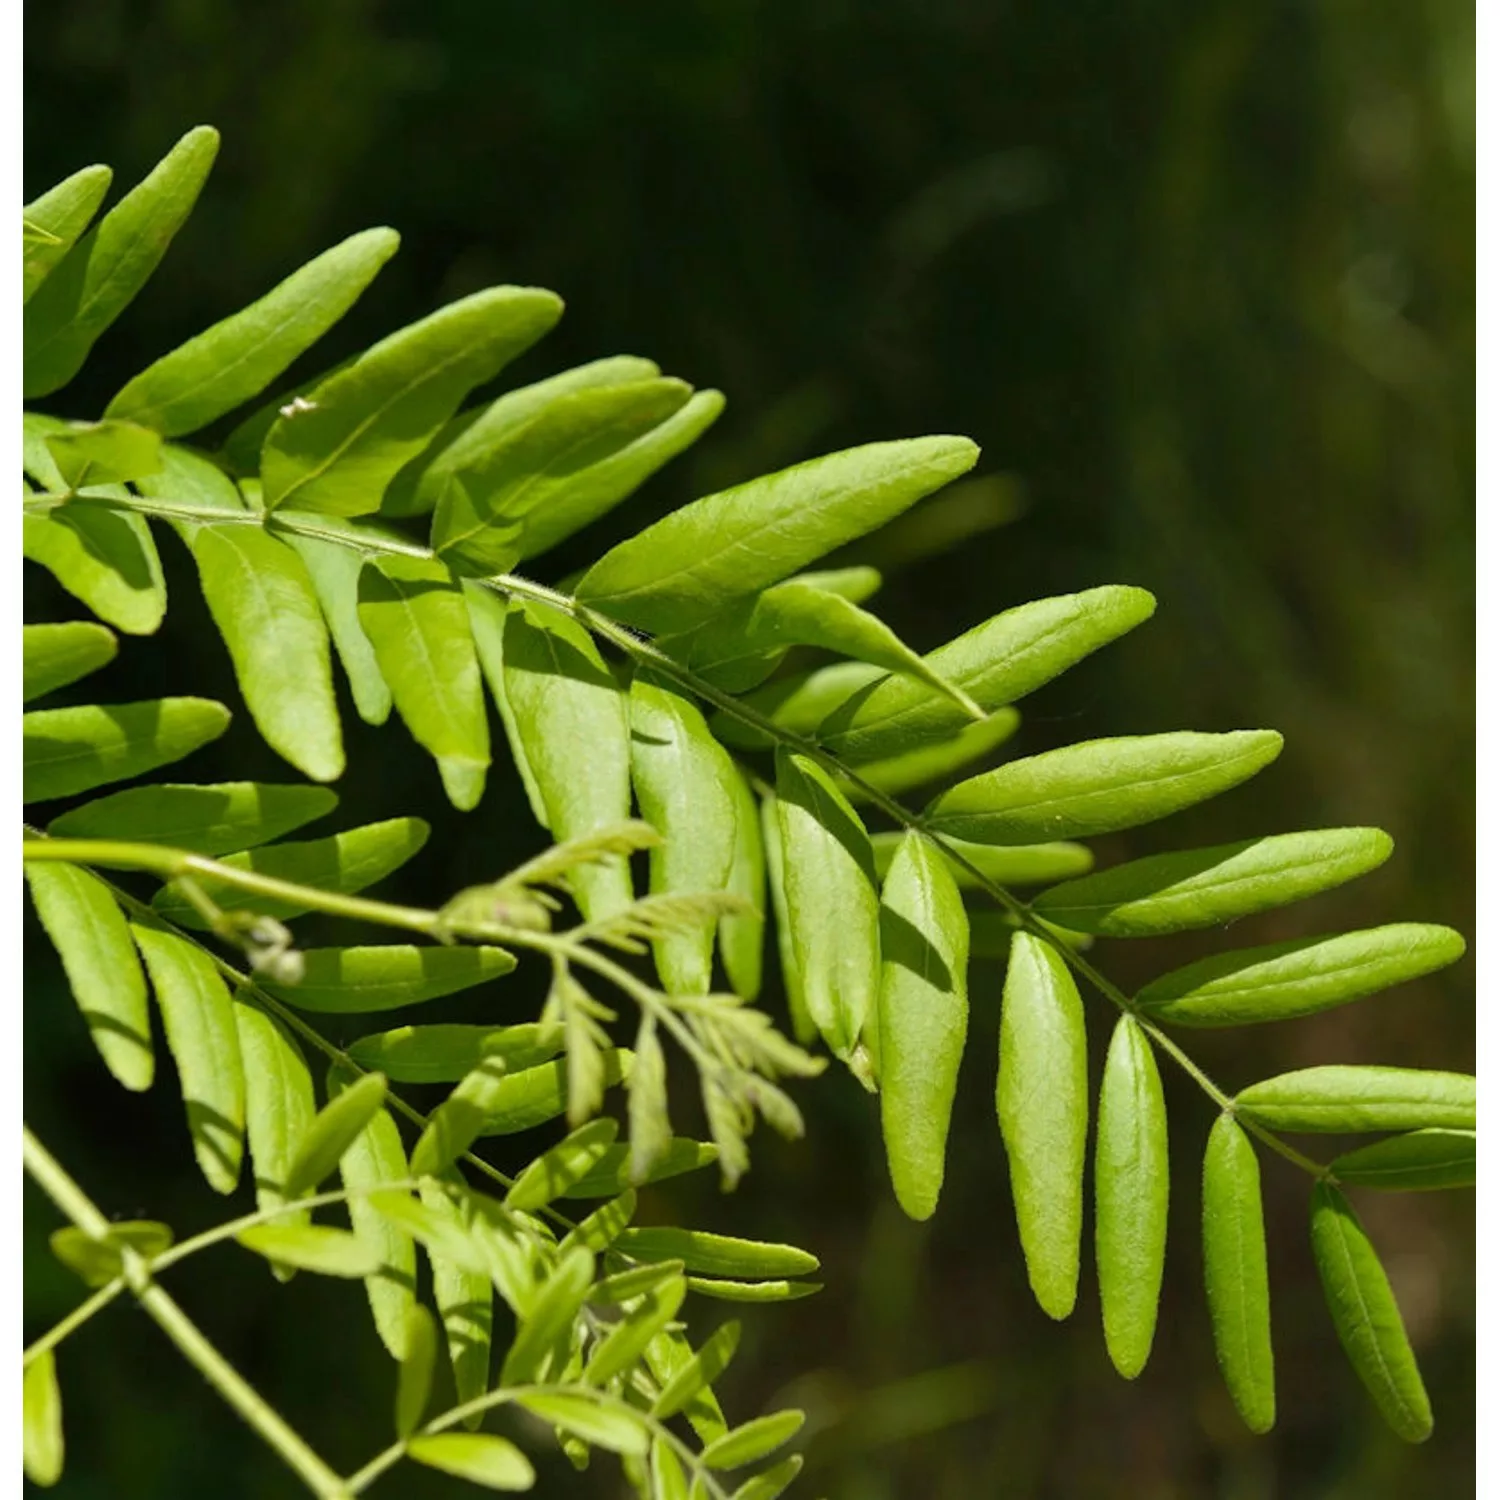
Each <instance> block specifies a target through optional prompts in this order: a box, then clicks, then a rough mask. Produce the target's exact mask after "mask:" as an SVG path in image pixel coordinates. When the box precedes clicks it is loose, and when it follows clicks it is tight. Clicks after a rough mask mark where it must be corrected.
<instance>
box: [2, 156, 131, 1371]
mask: <svg viewBox="0 0 1500 1500" xmlns="http://www.w3.org/2000/svg"><path fill="white" fill-rule="evenodd" d="M113 177H114V173H113V172H111V171H110V169H109V168H108V167H103V166H92V167H84V168H82V169H81V170H80V171H77V172H74V173H73V175H72V176H71V177H65V178H64V179H63V180H62V181H61V182H60V183H58V184H57V186H56V187H55V188H49V189H48V190H47V191H46V192H45V193H43V194H42V196H41V197H40V198H33V199H32V200H31V202H30V203H28V204H27V205H26V207H25V209H24V210H23V222H24V223H25V225H26V228H27V230H28V231H34V232H30V233H27V234H26V236H25V240H24V246H25V248H24V252H23V253H24V260H23V270H24V286H23V291H22V301H23V302H30V301H31V298H32V294H33V293H34V292H35V291H36V289H37V288H38V287H39V286H41V284H42V283H43V282H44V281H45V280H46V279H47V278H48V277H49V276H50V275H51V274H52V273H53V271H55V270H56V269H57V267H58V265H59V264H60V262H61V261H62V258H63V257H64V256H65V255H66V254H67V253H68V251H69V250H71V249H72V248H73V244H74V242H75V241H76V240H77V238H78V236H79V235H81V234H82V233H83V231H84V230H85V229H87V228H88V227H89V221H90V220H91V219H92V218H93V217H94V214H95V213H96V212H97V211H98V208H99V205H100V204H101V203H103V202H104V195H105V194H106V193H107V192H108V191H109V184H110V181H111V179H112V178H113ZM28 1368H29V1367H28Z"/></svg>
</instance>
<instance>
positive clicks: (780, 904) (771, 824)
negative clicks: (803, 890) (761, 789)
mask: <svg viewBox="0 0 1500 1500" xmlns="http://www.w3.org/2000/svg"><path fill="white" fill-rule="evenodd" d="M760 836H761V842H762V843H763V844H764V845H765V850H766V884H767V886H768V887H769V889H770V892H771V910H772V911H773V912H774V913H775V914H776V956H777V959H778V960H779V962H780V967H781V984H782V988H783V989H784V990H785V991H786V1008H787V1013H788V1015H789V1017H790V1019H791V1023H792V1035H793V1036H795V1037H796V1039H797V1040H798V1041H799V1042H800V1043H801V1044H802V1045H803V1046H804V1047H806V1046H810V1045H811V1044H812V1042H813V1041H814V1040H815V1039H816V1038H817V1035H818V1028H817V1027H816V1026H815V1025H814V1024H813V1020H812V1017H811V1016H810V1015H809V1014H808V1011H807V997H806V996H805V995H804V994H803V990H802V975H801V974H800V973H799V972H798V969H797V951H796V946H795V944H794V942H793V940H792V917H791V911H790V910H789V908H788V906H787V899H786V857H785V855H784V854H783V852H782V847H781V804H780V802H779V801H778V800H777V799H776V798H775V797H769V796H768V797H762V798H761V802H760Z"/></svg>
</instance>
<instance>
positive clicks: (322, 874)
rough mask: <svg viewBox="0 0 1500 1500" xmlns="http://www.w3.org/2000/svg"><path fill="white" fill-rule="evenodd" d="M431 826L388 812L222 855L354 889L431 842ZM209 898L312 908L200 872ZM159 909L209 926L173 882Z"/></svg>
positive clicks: (282, 910) (249, 908) (287, 911)
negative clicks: (338, 829)
mask: <svg viewBox="0 0 1500 1500" xmlns="http://www.w3.org/2000/svg"><path fill="white" fill-rule="evenodd" d="M429 831H430V830H429V828H428V825H427V824H426V823H424V822H423V821H422V819H421V818H388V819H386V821H385V822H383V823H366V824H365V825H364V826H363V827H361V828H350V829H347V830H346V831H345V832H343V833H336V834H334V835H333V837H332V838H327V839H309V840H307V841H306V842H297V843H290V844H271V845H268V846H267V847H266V848H264V849H251V850H248V851H247V852H245V853H243V854H231V855H228V856H227V857H226V858H225V859H223V860H222V861H221V863H222V864H226V865H228V866H230V867H231V868H232V869H236V870H250V871H253V872H254V873H255V874H257V875H265V876H269V877H270V878H271V879H273V880H287V881H291V882H293V883H294V884H297V885H309V886H315V887H317V888H318V889H319V890H323V891H336V892H339V893H341V894H343V895H346V896H347V895H353V894H354V893H355V892H356V891H362V890H364V889H365V887H366V886H371V885H374V884H375V883H376V882H377V881H380V880H384V879H385V877H386V876H387V875H389V874H390V873H391V872H392V871H393V870H399V869H400V868H401V866H402V865H404V864H405V863H406V862H407V860H409V859H410V858H411V857H412V856H413V855H414V854H416V853H417V851H418V850H419V849H421V847H422V845H423V844H425V843H426V842H427V835H428V833H429ZM194 878H195V879H196V880H197V882H198V885H199V887H200V888H201V889H202V890H203V892H204V893H205V894H206V895H207V896H208V897H209V899H210V900H212V901H215V902H217V903H219V904H220V905H221V906H226V907H231V908H233V909H234V910H235V911H241V912H253V913H255V914H256V915H258V916H267V917H275V918H277V919H278V920H279V921H288V920H290V919H291V918H292V917H300V916H301V915H302V914H303V913H304V912H306V911H307V910H309V908H308V907H306V906H302V905H299V904H298V903H296V902H294V901H285V900H282V899H280V898H279V897H275V896H260V895H252V894H251V893H250V892H248V891H241V890H239V889H237V888H236V887H234V886H232V885H230V884H228V883H227V882H225V881H223V880H218V879H215V878H214V877H212V876H207V875H204V876H195V877H194ZM152 905H153V906H154V907H155V908H156V910H157V912H158V913H159V914H160V915H161V916H162V917H163V918H165V919H166V920H167V921H169V922H172V923H175V924H176V925H177V926H179V927H199V928H201V927H204V926H205V925H206V924H205V923H204V920H203V918H202V917H201V916H200V915H199V914H198V912H197V911H196V910H195V909H194V908H193V907H192V906H191V905H189V903H188V902H187V901H186V900H184V899H183V897H181V896H180V895H179V894H178V893H177V891H176V889H175V888H174V887H173V886H171V885H168V886H166V887H164V888H163V889H162V890H161V891H159V892H158V893H157V896H156V899H155V900H154V901H153V902H152Z"/></svg>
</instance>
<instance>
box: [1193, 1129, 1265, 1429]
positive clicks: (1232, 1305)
mask: <svg viewBox="0 0 1500 1500" xmlns="http://www.w3.org/2000/svg"><path fill="white" fill-rule="evenodd" d="M1203 1279H1204V1285H1205V1287H1206V1289H1207V1291H1208V1312H1209V1317H1210V1319H1211V1320H1212V1323H1213V1331H1214V1352H1215V1353H1216V1354H1217V1355H1218V1360H1219V1370H1220V1372H1221V1373H1222V1374H1223V1376H1224V1384H1225V1385H1226V1386H1228V1388H1229V1395H1230V1397H1231V1399H1232V1400H1233V1401H1234V1404H1235V1408H1236V1410H1237V1411H1238V1412H1239V1414H1240V1416H1241V1417H1242V1418H1243V1419H1244V1422H1245V1425H1246V1426H1247V1427H1248V1428H1249V1429H1250V1430H1251V1432H1269V1431H1270V1430H1271V1428H1272V1426H1273V1425H1274V1424H1275V1422H1276V1371H1275V1366H1274V1362H1273V1358H1272V1354H1271V1296H1270V1289H1269V1283H1268V1281H1267V1275H1266V1226H1265V1220H1264V1218H1263V1216H1262V1213H1261V1203H1260V1166H1259V1164H1258V1163H1257V1162H1256V1159H1255V1148H1254V1147H1253V1146H1252V1145H1251V1144H1250V1138H1249V1137H1248V1136H1247V1135H1246V1134H1245V1132H1244V1131H1243V1130H1242V1129H1241V1128H1240V1127H1239V1125H1237V1124H1236V1123H1235V1120H1234V1118H1233V1116H1231V1115H1227V1114H1225V1115H1220V1116H1219V1118H1218V1119H1217V1120H1216V1121H1215V1122H1214V1128H1213V1130H1212V1131H1211V1132H1210V1133H1209V1137H1208V1150H1207V1152H1206V1153H1205V1154H1204V1158H1203Z"/></svg>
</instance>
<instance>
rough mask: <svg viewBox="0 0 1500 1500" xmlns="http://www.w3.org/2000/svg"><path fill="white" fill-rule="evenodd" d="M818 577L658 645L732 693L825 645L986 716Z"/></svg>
mask: <svg viewBox="0 0 1500 1500" xmlns="http://www.w3.org/2000/svg"><path fill="white" fill-rule="evenodd" d="M813 577H814V575H807V576H806V577H804V578H790V579H788V580H787V581H786V582H785V583H779V584H776V585H775V586H774V587H772V588H768V589H766V590H765V591H764V592H763V593H760V594H756V595H753V596H751V597H750V598H748V599H744V600H740V601H737V602H735V603H732V604H730V605H729V606H728V607H727V608H725V609H723V610H721V611H719V613H718V614H717V615H716V616H715V617H714V618H713V619H712V620H710V621H708V622H706V623H703V624H700V625H698V626H695V627H694V628H693V629H691V630H690V631H688V632H687V634H685V635H682V636H667V637H663V638H662V640H661V641H660V642H659V644H660V645H661V647H662V649H663V650H665V651H668V652H670V653H671V654H672V655H673V656H676V657H677V658H678V659H679V660H680V661H683V662H685V663H686V664H687V665H688V666H691V667H692V668H694V670H696V671H697V672H698V673H699V674H700V675H702V676H704V677H706V678H707V679H708V680H709V681H710V682H713V683H715V684H717V685H718V686H720V687H723V688H726V689H728V690H729V691H731V692H741V691H744V690H745V689H746V688H751V687H754V686H755V685H756V684H757V683H759V682H760V681H762V680H763V679H764V678H765V676H766V675H767V673H768V672H769V670H770V669H771V667H773V666H774V665H775V663H776V662H777V661H778V660H779V659H780V657H781V655H782V654H783V653H784V652H785V650H786V648H787V647H788V646H799V645H800V646H818V647H821V648H822V649H824V650H827V651H837V652H838V653H840V655H843V656H849V657H852V658H854V660H856V661H864V662H870V663H872V664H874V665H876V666H880V667H884V668H886V670H887V671H890V672H898V673H903V674H906V675H908V676H911V677H914V678H916V679H917V680H918V681H919V682H923V683H926V684H927V686H929V687H931V688H933V689H934V690H935V691H937V692H939V693H942V694H944V695H945V696H947V697H949V698H952V699H953V700H954V702H955V703H957V704H958V706H959V708H960V709H961V710H962V711H963V713H964V714H966V715H968V716H970V717H972V718H976V719H977V718H980V717H982V715H981V713H980V711H979V709H978V708H977V707H976V705H975V704H974V702H973V700H972V699H971V698H969V697H968V695H967V694H966V693H964V692H962V691H961V690H960V689H958V688H955V687H953V686H952V685H951V684H949V683H947V682H945V681H943V679H942V678H941V677H939V676H938V675H937V674H936V673H934V672H933V670H932V668H931V667H930V666H929V665H928V664H927V662H925V661H924V660H923V659H922V657H920V656H918V655H917V653H916V652H915V651H913V650H912V649H911V648H910V647H909V646H907V645H906V644H905V643H904V642H903V641H902V640H901V639H900V638H899V637H898V636H897V635H896V633H895V631H893V630H892V629H891V628H890V626H888V625H887V624H885V623H884V621H882V620H880V619H878V618H877V617H876V616H875V615H872V614H870V613H868V612H867V611H866V610H863V609H861V608H860V607H859V606H858V605H857V604H855V603H853V602H852V601H851V600H849V599H845V598H843V597H842V596H841V595H839V594H837V593H833V592H830V591H829V590H827V589H825V588H821V587H819V586H818V584H817V583H815V582H813V581H812V578H813Z"/></svg>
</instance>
